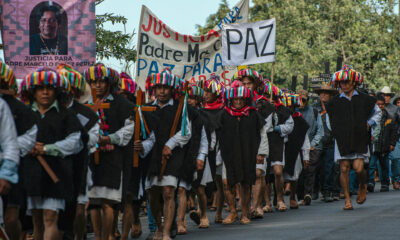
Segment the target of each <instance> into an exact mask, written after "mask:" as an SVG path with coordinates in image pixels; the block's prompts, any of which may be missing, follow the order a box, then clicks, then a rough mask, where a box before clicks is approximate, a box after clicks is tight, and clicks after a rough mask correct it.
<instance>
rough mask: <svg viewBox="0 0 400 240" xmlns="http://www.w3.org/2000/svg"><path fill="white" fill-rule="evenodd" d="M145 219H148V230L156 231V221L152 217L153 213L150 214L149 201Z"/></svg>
mask: <svg viewBox="0 0 400 240" xmlns="http://www.w3.org/2000/svg"><path fill="white" fill-rule="evenodd" d="M147 219H148V221H149V230H150V232H156V230H157V223H156V220H155V219H154V217H153V214H151V210H150V203H149V202H147Z"/></svg>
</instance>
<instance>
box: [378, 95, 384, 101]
mask: <svg viewBox="0 0 400 240" xmlns="http://www.w3.org/2000/svg"><path fill="white" fill-rule="evenodd" d="M376 101H383V102H385V98H384V97H383V95H381V94H379V95H378V96H376Z"/></svg>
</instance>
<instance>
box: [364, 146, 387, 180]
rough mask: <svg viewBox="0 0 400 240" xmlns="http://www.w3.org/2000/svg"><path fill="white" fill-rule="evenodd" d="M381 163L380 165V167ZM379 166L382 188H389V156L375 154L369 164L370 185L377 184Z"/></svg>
mask: <svg viewBox="0 0 400 240" xmlns="http://www.w3.org/2000/svg"><path fill="white" fill-rule="evenodd" d="M378 162H379V165H378ZM377 165H378V172H379V180H380V182H381V185H382V186H389V184H390V180H389V157H388V154H382V153H376V154H375V153H374V154H373V155H372V156H371V160H370V163H369V180H368V183H372V184H375V179H374V178H375V175H374V172H375V169H376V168H377Z"/></svg>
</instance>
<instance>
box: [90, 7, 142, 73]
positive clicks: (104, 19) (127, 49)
mask: <svg viewBox="0 0 400 240" xmlns="http://www.w3.org/2000/svg"><path fill="white" fill-rule="evenodd" d="M102 2H104V0H96V6H97V5H98V4H101V3H102ZM126 22H127V19H126V18H125V17H124V16H120V15H115V14H113V13H105V14H102V15H96V55H97V56H96V57H97V58H98V59H100V60H102V59H110V58H116V59H118V60H120V61H121V62H122V63H124V68H125V71H126V70H128V69H129V68H130V67H131V66H132V64H133V63H134V62H135V61H136V50H135V43H133V37H134V36H135V31H134V30H133V31H132V33H127V32H126V30H125V31H123V32H122V31H112V30H108V29H105V28H104V25H105V24H106V23H111V24H112V25H118V24H122V25H124V29H125V24H126Z"/></svg>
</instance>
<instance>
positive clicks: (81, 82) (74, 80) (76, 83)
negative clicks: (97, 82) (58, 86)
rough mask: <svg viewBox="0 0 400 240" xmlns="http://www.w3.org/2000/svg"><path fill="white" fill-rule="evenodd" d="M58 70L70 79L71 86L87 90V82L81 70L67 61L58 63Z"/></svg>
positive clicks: (82, 90) (83, 90)
mask: <svg viewBox="0 0 400 240" xmlns="http://www.w3.org/2000/svg"><path fill="white" fill-rule="evenodd" d="M57 72H58V73H59V74H60V75H61V76H64V77H65V78H66V79H67V80H68V81H69V83H70V85H71V87H73V88H76V89H78V90H79V91H81V92H85V86H86V82H85V79H84V78H83V76H82V74H81V73H80V72H78V71H77V70H75V69H73V68H72V67H71V66H70V65H68V64H65V63H62V64H60V65H58V67H57Z"/></svg>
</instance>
